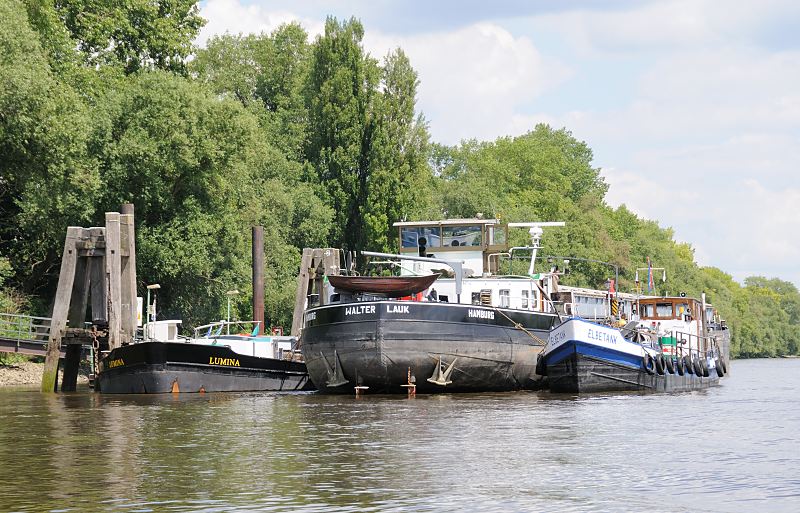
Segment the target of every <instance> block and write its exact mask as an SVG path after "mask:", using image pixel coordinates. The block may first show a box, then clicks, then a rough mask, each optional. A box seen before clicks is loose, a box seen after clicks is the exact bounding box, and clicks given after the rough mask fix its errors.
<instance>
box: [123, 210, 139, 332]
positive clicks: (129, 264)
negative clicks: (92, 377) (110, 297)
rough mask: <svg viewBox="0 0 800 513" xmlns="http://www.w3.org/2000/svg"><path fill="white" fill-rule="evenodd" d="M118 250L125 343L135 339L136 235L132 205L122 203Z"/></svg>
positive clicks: (136, 304)
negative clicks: (119, 255)
mask: <svg viewBox="0 0 800 513" xmlns="http://www.w3.org/2000/svg"><path fill="white" fill-rule="evenodd" d="M119 223H120V249H121V266H122V281H121V284H122V332H123V333H124V334H125V339H126V341H127V342H132V341H133V339H134V338H135V337H136V317H137V313H138V312H137V311H136V310H137V307H138V303H137V302H136V233H135V229H134V216H133V203H123V204H122V208H121V209H120V216H119Z"/></svg>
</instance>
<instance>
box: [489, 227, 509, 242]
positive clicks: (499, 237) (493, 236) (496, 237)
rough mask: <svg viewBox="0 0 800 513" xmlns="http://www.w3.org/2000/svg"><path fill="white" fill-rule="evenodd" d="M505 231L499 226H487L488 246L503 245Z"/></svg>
mask: <svg viewBox="0 0 800 513" xmlns="http://www.w3.org/2000/svg"><path fill="white" fill-rule="evenodd" d="M505 243H506V229H505V228H504V227H501V226H489V244H505Z"/></svg>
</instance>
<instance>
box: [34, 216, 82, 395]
mask: <svg viewBox="0 0 800 513" xmlns="http://www.w3.org/2000/svg"><path fill="white" fill-rule="evenodd" d="M81 233H82V229H81V228H80V227H77V226H70V227H69V228H67V237H66V239H65V241H64V253H63V255H62V257H61V271H60V272H59V275H58V288H57V289H56V300H55V302H54V303H53V316H52V320H51V321H50V337H49V339H48V341H47V357H46V358H45V362H44V372H43V374H42V392H55V391H56V380H57V378H58V359H59V356H60V349H61V338H62V336H63V334H64V330H65V329H66V327H67V314H68V313H69V307H70V298H71V296H72V285H73V282H74V281H75V267H76V263H77V260H78V250H77V243H78V240H79V238H80V236H81Z"/></svg>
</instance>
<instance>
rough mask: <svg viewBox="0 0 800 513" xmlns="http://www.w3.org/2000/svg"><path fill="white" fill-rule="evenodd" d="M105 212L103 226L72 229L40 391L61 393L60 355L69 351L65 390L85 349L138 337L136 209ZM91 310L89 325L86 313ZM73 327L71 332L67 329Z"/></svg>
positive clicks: (75, 377) (108, 346) (74, 381)
mask: <svg viewBox="0 0 800 513" xmlns="http://www.w3.org/2000/svg"><path fill="white" fill-rule="evenodd" d="M120 210H121V212H106V215H105V226H101V227H92V228H82V227H79V226H70V227H69V228H67V237H66V240H65V242H64V254H63V257H62V259H61V271H60V274H59V277H58V288H57V290H56V297H55V302H54V306H53V316H52V321H51V323H50V336H49V339H48V343H47V357H46V360H45V368H44V374H43V375H42V391H44V392H53V391H56V390H57V385H58V384H57V376H58V364H59V356H60V351H61V348H62V345H63V346H64V347H65V357H64V373H63V378H62V382H61V390H62V391H73V390H75V388H76V386H77V380H78V368H79V366H80V360H81V349H82V346H84V345H88V344H91V345H92V346H93V347H94V349H95V350H94V355H95V356H94V362H93V367H94V370H95V372H96V370H97V361H98V358H99V354H100V351H108V350H112V349H114V348H116V347H119V346H121V345H123V344H127V343H130V342H131V341H132V340H133V338H134V336H135V334H136V314H137V301H136V245H135V236H134V235H135V234H134V220H133V205H132V204H130V203H127V204H124V205H122V208H121V209H120ZM89 306H91V319H92V322H91V326H90V327H86V326H85V325H84V320H85V319H86V310H87V308H88V307H89ZM68 324H69V327H67V325H68Z"/></svg>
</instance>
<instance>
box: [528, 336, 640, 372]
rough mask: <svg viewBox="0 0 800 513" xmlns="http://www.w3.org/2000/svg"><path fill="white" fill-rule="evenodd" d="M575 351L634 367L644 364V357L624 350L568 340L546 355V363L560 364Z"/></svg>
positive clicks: (637, 367)
mask: <svg viewBox="0 0 800 513" xmlns="http://www.w3.org/2000/svg"><path fill="white" fill-rule="evenodd" d="M573 353H577V354H581V355H585V356H591V357H594V358H599V359H601V360H605V361H608V362H613V363H617V364H620V365H625V366H628V367H631V368H634V369H639V368H641V366H642V358H641V357H640V356H636V355H632V354H630V353H625V352H622V351H615V350H613V349H608V348H606V347H599V346H596V345H594V344H591V343H588V342H580V341H577V340H568V341H566V342H564V343H563V344H562V345H560V346H559V347H558V348H557V349H556V350H555V351H553V352H552V353H550V354H548V355H547V356H546V357H545V360H544V362H545V364H547V365H558V364H559V363H561V362H562V361H564V360H566V359H567V358H569V357H570V356H572V354H573Z"/></svg>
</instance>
